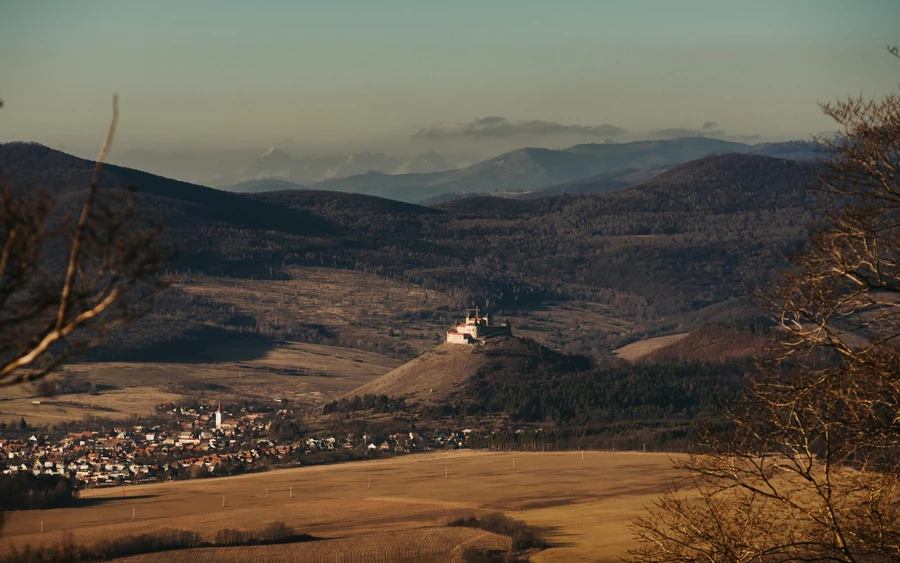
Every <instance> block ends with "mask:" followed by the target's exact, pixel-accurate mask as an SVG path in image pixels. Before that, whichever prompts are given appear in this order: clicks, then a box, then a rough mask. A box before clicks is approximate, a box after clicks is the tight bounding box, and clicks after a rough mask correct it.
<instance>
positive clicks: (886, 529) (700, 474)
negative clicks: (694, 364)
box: [631, 49, 900, 563]
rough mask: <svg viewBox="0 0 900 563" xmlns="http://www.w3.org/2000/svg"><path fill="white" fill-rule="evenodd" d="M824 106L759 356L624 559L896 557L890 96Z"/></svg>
mask: <svg viewBox="0 0 900 563" xmlns="http://www.w3.org/2000/svg"><path fill="white" fill-rule="evenodd" d="M891 52H892V53H894V54H895V55H896V54H897V53H896V51H895V50H893V49H892V51H891ZM822 109H823V111H824V112H825V113H826V114H827V115H829V116H830V117H832V118H833V119H834V120H835V121H836V122H837V124H838V125H839V126H840V134H839V135H838V136H835V137H828V138H821V139H817V140H818V141H819V142H820V144H822V145H823V146H824V147H825V148H826V149H828V150H829V151H830V152H831V155H832V156H831V159H830V161H829V162H828V163H827V165H826V167H825V170H824V172H823V173H822V174H821V176H820V186H821V189H822V192H823V193H824V195H825V196H826V201H827V202H828V203H829V211H828V213H827V218H826V219H824V220H823V222H822V224H821V225H820V226H819V228H818V229H817V231H816V233H815V234H814V235H813V236H812V237H811V240H810V242H809V244H808V245H807V248H806V249H805V250H804V251H803V252H802V253H800V254H799V255H798V256H797V257H796V258H795V259H794V263H793V265H792V267H791V268H790V269H789V270H788V272H787V273H786V274H785V275H784V276H783V279H782V280H781V282H780V283H778V284H777V285H776V286H775V287H774V288H773V290H772V291H771V292H770V294H769V302H768V303H769V306H770V310H771V311H772V316H773V318H774V320H775V321H776V323H777V325H778V326H777V328H778V330H776V331H775V341H776V342H775V343H774V346H773V351H772V352H773V353H772V359H771V361H768V362H766V363H765V365H763V366H761V367H762V368H763V369H762V370H761V372H760V375H759V376H758V377H757V378H756V379H755V381H753V383H752V384H751V386H750V388H749V390H748V392H747V393H746V397H745V398H744V400H743V402H742V403H741V404H740V405H739V406H738V407H736V408H735V409H733V410H732V412H731V414H730V418H731V422H732V423H733V424H732V428H733V429H732V430H731V431H729V432H727V433H724V434H723V433H720V434H719V435H712V434H710V435H709V436H707V437H706V445H707V446H708V449H707V451H706V453H705V454H703V455H694V456H691V457H689V458H688V459H686V460H685V461H682V462H680V463H679V465H680V466H681V467H682V468H683V469H685V470H686V471H687V475H688V480H687V483H686V485H687V486H683V487H682V488H681V490H674V491H672V492H670V493H668V494H666V495H664V496H663V497H662V498H661V499H660V500H659V501H658V502H657V505H656V507H655V509H652V510H650V511H648V512H647V513H646V514H645V515H643V516H642V517H640V518H639V519H638V520H637V521H636V522H635V532H636V536H637V539H638V540H639V547H638V548H636V549H635V550H633V551H632V552H631V560H632V561H642V562H663V561H682V562H689V561H690V562H695V561H697V562H699V561H706V562H717V563H718V562H760V563H763V562H765V563H769V562H780V561H842V562H887V561H900V96H898V95H897V94H891V95H888V96H887V97H885V98H883V99H881V100H876V101H872V100H864V99H863V98H861V97H860V98H852V99H848V100H845V101H841V102H838V103H827V104H823V105H822Z"/></svg>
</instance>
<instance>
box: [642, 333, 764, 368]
mask: <svg viewBox="0 0 900 563" xmlns="http://www.w3.org/2000/svg"><path fill="white" fill-rule="evenodd" d="M768 344H769V341H768V339H766V338H765V337H763V336H761V335H758V334H752V333H749V332H744V331H739V330H735V329H731V328H726V327H721V326H713V325H708V326H703V327H700V328H699V329H698V330H695V331H693V332H691V333H690V334H688V335H686V336H685V337H684V338H681V339H678V340H677V341H675V342H673V343H671V344H669V345H667V346H663V347H661V348H657V349H655V350H653V351H650V352H648V353H647V354H645V355H643V356H641V357H639V358H637V359H636V361H639V362H655V363H677V362H725V361H728V360H734V359H738V358H758V357H759V356H760V355H762V354H764V353H765V350H766V347H767V345H768Z"/></svg>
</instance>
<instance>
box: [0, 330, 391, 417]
mask: <svg viewBox="0 0 900 563" xmlns="http://www.w3.org/2000/svg"><path fill="white" fill-rule="evenodd" d="M401 363H402V362H401V361H400V360H395V359H392V358H388V357H386V356H382V355H380V354H373V353H370V352H363V351H360V350H353V349H350V348H337V347H333V346H321V345H317V344H302V343H295V342H289V343H286V344H284V345H282V346H280V347H278V348H275V349H267V350H266V351H265V352H263V353H262V354H260V355H259V357H258V359H254V360H246V361H223V362H215V363H202V364H201V363H196V364H185V363H127V362H102V363H82V364H72V365H69V366H66V371H67V372H69V373H72V374H74V376H75V377H77V378H79V379H84V380H88V381H91V382H93V383H95V384H98V385H102V386H109V387H113V389H108V390H104V391H101V392H100V393H99V394H97V395H90V394H87V393H79V394H62V395H57V396H54V397H50V398H45V397H38V396H36V395H35V391H34V389H33V388H32V387H31V386H24V385H23V386H19V387H14V388H11V389H5V390H3V392H2V394H0V421H6V422H11V421H18V420H19V418H20V417H22V416H24V417H25V418H26V420H27V421H28V422H29V423H30V424H54V423H57V422H61V421H65V420H81V419H83V418H84V417H85V416H86V415H93V416H105V417H110V418H126V417H128V416H131V415H134V414H141V415H144V414H149V413H151V412H153V409H154V407H155V406H156V405H158V404H160V403H164V402H167V401H177V400H178V399H179V398H181V397H182V396H183V395H187V394H192V395H203V396H205V397H207V398H215V399H221V400H228V399H229V398H232V397H235V398H242V399H243V398H257V399H260V400H272V399H273V398H275V397H286V398H288V399H290V400H291V401H292V402H293V403H294V404H297V405H303V406H312V405H319V404H321V403H323V402H324V401H327V400H331V399H332V398H334V397H337V396H339V395H342V394H343V393H346V392H347V391H349V390H351V389H355V388H357V387H359V386H360V385H363V384H364V383H367V382H369V381H371V380H372V379H374V378H376V377H379V376H380V375H383V374H384V373H387V372H388V371H390V370H391V369H393V368H395V367H397V366H399V365H400V364H401ZM35 401H40V404H35Z"/></svg>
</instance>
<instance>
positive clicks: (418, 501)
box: [0, 451, 677, 563]
mask: <svg viewBox="0 0 900 563" xmlns="http://www.w3.org/2000/svg"><path fill="white" fill-rule="evenodd" d="M675 478H677V473H676V471H675V470H674V469H672V467H671V460H670V458H669V457H668V456H667V455H665V454H657V453H634V452H596V451H586V452H583V453H582V452H577V451H576V452H557V453H522V452H517V453H513V452H509V453H496V452H473V451H459V452H450V453H432V454H418V455H410V456H404V457H397V458H390V459H383V460H372V461H364V462H356V463H347V464H340V465H329V466H313V467H300V468H295V469H284V470H277V471H270V472H264V473H254V474H248V475H241V476H236V477H227V478H219V479H201V480H193V481H180V482H171V483H160V484H150V485H137V486H130V487H118V488H108V489H93V490H88V491H85V492H84V494H83V495H82V498H81V500H80V506H77V507H74V508H66V509H54V510H44V511H24V512H14V513H10V514H9V515H8V519H7V524H6V527H5V528H4V530H3V535H4V539H3V540H0V550H8V549H9V548H10V545H16V546H18V547H20V548H21V547H22V546H24V545H25V544H28V543H30V544H32V545H38V544H45V543H47V542H56V541H60V540H62V539H63V538H65V537H67V536H69V535H71V536H72V537H73V538H74V539H75V541H77V542H80V543H92V542H93V541H96V540H97V539H99V538H101V537H104V536H106V537H109V536H110V535H126V534H135V533H140V532H145V531H147V530H153V529H158V528H179V529H189V530H195V531H197V532H199V533H201V534H202V535H203V536H204V537H205V538H208V539H210V540H211V539H212V538H213V537H214V535H215V533H216V531H218V530H220V529H222V528H241V529H256V528H260V527H262V526H264V525H266V524H268V523H270V522H273V521H283V522H285V523H286V524H288V525H289V526H293V527H295V528H296V530H297V531H298V532H301V533H307V534H312V535H314V536H317V537H320V538H325V539H324V540H322V541H316V542H311V543H304V544H286V545H274V546H273V545H270V546H254V547H234V548H202V549H195V550H188V551H179V552H170V553H164V554H151V555H142V556H136V557H132V558H129V559H127V560H128V561H134V562H148V563H149V562H155V561H163V560H165V561H173V562H178V561H185V562H187V561H190V562H192V563H195V562H196V563H200V562H205V561H213V560H215V561H278V560H282V561H287V560H291V561H342V560H343V561H346V560H358V561H404V560H408V561H416V560H420V561H459V560H460V557H461V552H462V550H463V549H464V548H465V547H472V546H477V547H482V548H485V549H488V548H490V549H498V548H502V547H504V546H506V545H508V544H507V543H506V542H507V541H508V538H504V537H502V536H497V535H495V534H490V533H488V532H483V531H481V530H474V529H461V528H448V527H446V523H447V522H448V521H449V520H451V519H453V518H457V517H460V516H466V515H472V514H479V513H482V512H485V511H501V512H503V513H505V514H507V515H509V516H512V517H514V518H518V519H521V520H524V521H526V522H527V523H528V524H529V525H531V526H533V527H535V528H537V529H538V530H540V531H541V532H542V533H543V534H544V536H545V539H546V540H547V541H548V542H549V544H550V547H549V548H548V549H546V550H544V551H541V552H539V553H537V554H534V555H533V556H532V558H531V560H532V561H536V562H547V561H567V562H579V561H600V562H606V561H609V562H611V561H617V560H618V558H619V557H621V556H623V555H625V553H626V550H627V549H628V547H629V546H630V545H632V537H631V532H630V530H629V522H630V520H631V518H632V516H633V515H634V514H636V513H637V512H639V511H640V510H641V509H642V507H644V506H647V505H649V504H650V503H651V502H652V500H653V498H655V497H656V495H658V494H659V493H660V492H662V491H663V490H664V489H665V488H666V487H667V485H668V484H670V483H671V481H672V480H673V479H675ZM42 529H43V533H42V532H41V530H42ZM123 561H124V560H123Z"/></svg>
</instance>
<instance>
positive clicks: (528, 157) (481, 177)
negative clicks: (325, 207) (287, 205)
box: [217, 136, 822, 202]
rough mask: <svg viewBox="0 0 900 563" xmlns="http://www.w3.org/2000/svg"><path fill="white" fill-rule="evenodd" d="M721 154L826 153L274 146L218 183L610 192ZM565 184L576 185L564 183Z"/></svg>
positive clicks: (673, 145) (728, 148) (763, 148)
mask: <svg viewBox="0 0 900 563" xmlns="http://www.w3.org/2000/svg"><path fill="white" fill-rule="evenodd" d="M717 153H751V154H762V155H774V156H781V157H783V158H792V159H811V158H819V157H821V156H822V155H821V153H819V152H818V151H817V150H816V148H815V146H814V145H812V144H811V143H806V142H788V143H764V144H759V145H747V144H743V143H735V142H730V141H723V140H719V139H714V138H706V137H699V136H695V137H681V138H676V139H666V140H655V141H635V142H630V143H589V144H581V145H575V146H572V147H570V148H568V149H565V150H552V149H544V148H522V149H517V150H514V151H511V152H508V153H505V154H502V155H499V156H497V157H494V158H490V159H487V160H484V161H482V162H478V163H476V164H473V165H471V166H468V167H464V168H460V169H456V166H455V164H454V163H453V162H451V161H450V160H449V159H447V158H445V157H444V156H442V155H439V154H437V153H426V154H423V155H419V156H418V157H416V158H414V159H412V160H408V161H405V162H403V163H401V162H400V160H399V159H396V158H392V157H389V156H387V155H384V154H372V153H360V154H357V155H351V156H349V157H344V156H334V157H328V158H317V159H309V158H294V157H292V156H290V155H289V154H287V153H286V152H283V151H280V150H278V149H275V148H273V149H270V150H269V151H267V152H266V153H265V154H263V155H261V156H260V157H259V158H257V159H256V161H255V162H254V163H252V164H251V165H249V166H247V167H246V168H243V169H241V170H240V171H239V172H237V173H235V174H233V175H231V176H230V177H228V178H230V179H234V178H237V177H240V178H243V179H242V180H241V181H240V182H236V183H234V184H231V185H228V180H222V181H221V182H219V183H217V185H220V186H222V187H226V188H227V189H229V190H232V191H240V192H261V191H273V190H277V189H301V188H304V187H314V188H315V189H321V190H328V191H339V192H351V193H361V194H367V195H375V196H379V197H386V198H389V199H396V200H399V201H407V202H425V201H441V200H447V199H452V198H453V197H458V194H480V193H498V194H525V195H526V197H540V196H542V195H553V194H554V193H561V191H566V192H567V193H598V192H604V191H612V190H614V189H620V188H622V187H625V186H628V185H632V184H634V183H637V182H639V181H641V180H644V179H648V178H649V177H652V175H654V174H655V173H658V172H661V171H662V170H665V169H666V168H667V167H669V166H672V165H675V164H678V163H681V162H687V161H689V160H693V159H696V158H700V157H702V156H706V155H709V154H717ZM273 180H276V182H273ZM566 183H569V184H570V185H569V186H566V187H565V188H560V187H558V186H559V185H560V184H566ZM542 190H549V191H542Z"/></svg>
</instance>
